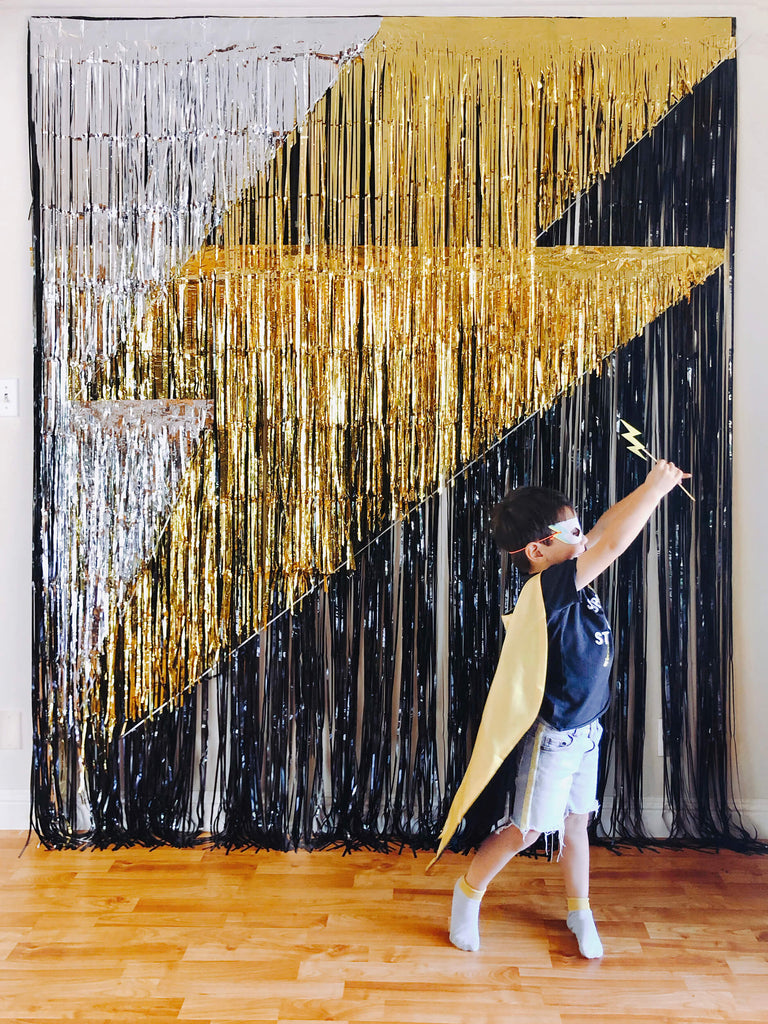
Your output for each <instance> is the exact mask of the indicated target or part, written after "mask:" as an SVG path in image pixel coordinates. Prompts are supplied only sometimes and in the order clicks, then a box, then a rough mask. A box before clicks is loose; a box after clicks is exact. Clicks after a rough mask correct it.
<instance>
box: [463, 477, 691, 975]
mask: <svg viewBox="0 0 768 1024" xmlns="http://www.w3.org/2000/svg"><path fill="white" fill-rule="evenodd" d="M688 476H690V474H688V473H683V472H682V471H681V470H680V469H678V468H677V467H676V466H675V465H673V464H672V463H671V462H667V461H665V460H659V461H658V462H657V463H656V464H655V465H654V467H653V469H652V470H651V472H650V473H649V474H648V477H647V478H646V480H645V482H644V483H643V484H641V485H640V486H639V487H638V488H637V489H636V490H634V491H633V492H632V493H631V494H629V495H628V496H627V497H626V498H624V499H623V500H622V501H619V502H617V504H615V505H614V506H612V507H611V508H610V509H608V511H607V512H605V513H604V514H603V515H602V516H601V517H600V519H599V520H598V522H597V524H596V525H595V527H594V528H593V529H592V530H591V531H590V533H589V534H588V535H587V536H586V537H585V536H584V534H583V533H582V530H581V526H580V524H579V521H578V519H577V518H576V514H575V512H574V510H573V507H572V505H571V503H570V501H569V500H568V499H567V498H565V497H564V495H562V494H559V493H558V492H556V491H551V490H548V489H546V488H541V487H522V488H519V489H518V490H515V491H512V492H510V493H509V494H508V495H507V496H506V497H505V498H504V499H503V500H502V501H501V502H499V504H498V505H497V506H496V508H495V509H494V512H493V520H492V522H493V531H494V537H495V539H496V542H497V544H498V545H499V547H500V548H502V549H503V550H506V551H508V552H509V553H510V554H511V556H512V560H513V562H514V563H515V565H517V567H518V568H519V569H521V570H523V571H524V572H526V573H528V574H530V580H529V581H528V582H527V583H526V585H525V588H524V590H525V589H527V588H528V587H530V586H531V585H532V583H533V581H536V585H540V591H541V592H540V596H539V592H538V590H534V597H535V600H537V601H539V603H540V602H541V600H542V599H543V606H542V612H543V614H545V615H546V632H545V634H544V644H545V646H546V659H545V664H546V670H545V674H543V673H544V670H542V685H543V697H542V699H541V706H540V709H539V713H538V718H537V719H536V721H535V722H534V723H533V725H531V727H530V728H529V729H528V732H527V733H526V734H525V736H524V737H523V739H522V741H521V745H520V747H519V759H518V767H517V778H516V781H515V784H514V786H511V785H510V786H507V785H506V783H505V772H504V770H503V769H504V768H505V767H506V766H508V765H509V764H510V763H511V761H510V760H509V759H507V760H506V761H505V762H504V764H503V765H502V766H501V769H500V770H497V771H496V774H495V775H494V778H493V780H492V781H491V783H490V786H491V787H496V789H497V790H498V791H499V792H498V793H496V796H497V798H498V799H497V805H498V807H499V809H500V810H502V809H503V810H502V813H501V814H500V815H499V816H498V817H494V818H492V819H491V820H489V822H488V825H489V827H490V834H489V835H488V836H487V838H486V839H485V840H484V841H483V842H482V843H481V844H480V846H479V848H478V850H477V852H476V853H475V855H474V857H473V858H472V861H471V863H470V865H469V869H468V871H467V872H466V875H465V876H464V877H463V878H460V879H459V880H458V881H457V882H456V886H455V888H454V893H453V905H452V910H451V926H450V938H451V942H452V943H453V944H454V945H455V946H457V947H458V948H459V949H466V950H476V949H479V947H480V937H479V931H478V918H479V912H480V901H481V899H482V897H483V894H484V892H485V889H486V887H487V886H488V884H489V883H490V882H491V881H492V879H493V878H495V876H496V875H497V874H498V872H499V871H501V869H502V868H503V867H504V866H505V865H506V864H507V862H508V861H509V860H511V859H512V857H514V856H515V854H517V853H519V852H520V851H521V850H524V849H525V848H526V847H528V846H530V845H531V844H532V843H534V842H535V841H536V840H537V839H538V837H539V836H540V835H541V834H542V833H544V834H545V835H550V834H551V833H553V832H558V833H559V836H560V851H561V854H560V858H559V860H560V863H561V864H562V867H563V873H564V877H565V892H566V897H567V900H568V917H567V924H568V928H569V929H570V930H571V931H572V932H573V933H574V935H575V936H576V939H577V941H578V944H579V951H580V952H581V954H582V956H585V957H587V958H590V959H592V958H595V957H600V956H602V954H603V947H602V944H601V942H600V937H599V936H598V933H597V929H596V927H595V922H594V919H593V917H592V911H591V910H590V908H589V839H588V835H587V826H588V823H589V818H590V814H592V813H593V812H594V811H595V810H596V808H597V803H596V799H595V797H596V792H597V761H598V745H599V742H600V736H601V734H602V729H601V726H600V722H599V718H600V716H601V715H602V714H603V712H604V711H605V709H606V707H607V705H608V701H609V696H610V694H609V675H610V667H611V661H612V656H613V652H612V642H611V631H610V626H609V625H608V622H607V620H606V618H605V615H604V613H603V610H602V607H601V605H600V601H599V599H598V597H597V595H596V594H595V593H594V591H593V590H592V589H591V588H589V587H588V585H589V584H590V583H591V582H592V581H593V580H594V579H595V578H596V577H597V576H598V575H599V574H600V573H601V572H603V570H604V569H607V568H608V566H609V565H610V564H611V563H612V562H613V561H614V560H615V559H616V558H618V556H619V555H620V554H621V553H622V552H623V551H624V550H625V549H626V548H627V547H628V546H629V544H630V543H631V542H632V541H633V540H634V539H635V537H636V536H637V535H638V534H639V533H640V531H641V530H642V528H643V526H644V525H645V523H646V522H647V521H648V519H649V518H650V517H651V515H652V513H653V511H654V509H655V508H656V506H657V505H658V504H659V503H660V501H661V500H662V498H663V497H664V496H665V495H666V494H668V493H669V491H671V490H672V489H673V488H674V487H676V486H677V485H678V484H679V483H680V481H681V480H683V479H684V478H686V477H688ZM520 596H521V599H522V597H523V593H522V592H521V595H520ZM520 603H521V602H520V601H518V604H520ZM528 604H530V600H528ZM516 612H517V608H516ZM526 631H527V632H530V630H528V628H527V627H526ZM494 685H495V680H494ZM490 697H491V695H490V694H489V703H490ZM538 699H539V698H538V697H537V698H536V704H538ZM488 707H489V704H488V703H487V704H486V709H488ZM534 714H535V712H534ZM484 717H485V714H484ZM489 717H491V715H490V713H489ZM528 721H530V718H529V719H528ZM525 724H527V723H525ZM523 727H524V726H523ZM492 728H493V726H491V729H492ZM481 729H482V726H481ZM479 735H480V734H478V736H479ZM477 746H478V744H477V743H476V747H477ZM474 758H475V753H474V752H473V760H474ZM497 760H498V759H497ZM471 767H472V765H471V764H470V767H469V768H468V769H467V776H469V775H470V770H471ZM502 791H504V792H502ZM511 791H513V792H514V804H513V805H512V804H511ZM491 794H492V795H493V790H492V789H491ZM486 796H487V794H484V804H485V805H486V806H490V805H489V804H488V801H487V799H485V797H486ZM492 803H493V801H491V805H492ZM447 838H449V837H447ZM447 838H446V839H445V841H446V842H447Z"/></svg>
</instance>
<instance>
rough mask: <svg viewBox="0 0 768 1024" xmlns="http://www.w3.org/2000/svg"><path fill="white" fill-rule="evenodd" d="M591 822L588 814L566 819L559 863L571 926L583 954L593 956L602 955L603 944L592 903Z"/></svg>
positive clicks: (591, 957)
mask: <svg viewBox="0 0 768 1024" xmlns="http://www.w3.org/2000/svg"><path fill="white" fill-rule="evenodd" d="M588 824H589V815H588V814H569V815H568V817H567V818H566V819H565V829H564V837H563V849H562V853H561V855H560V863H561V865H562V867H563V874H564V876H565V895H566V897H567V898H568V918H567V924H568V927H569V928H570V930H571V931H572V932H573V934H574V935H575V936H576V938H577V940H578V943H579V952H580V953H581V955H582V956H584V957H587V959H589V960H594V959H595V958H596V957H600V956H602V955H603V944H602V942H601V941H600V936H599V935H598V934H597V928H596V927H595V919H594V917H593V916H592V911H591V909H590V906H589V836H588V834H587V826H588Z"/></svg>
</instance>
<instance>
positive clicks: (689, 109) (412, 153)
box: [29, 18, 750, 849]
mask: <svg viewBox="0 0 768 1024" xmlns="http://www.w3.org/2000/svg"><path fill="white" fill-rule="evenodd" d="M29 69H30V94H29V99H30V139H31V157H32V177H33V189H34V234H35V266H36V311H35V312H36V329H37V347H36V382H37V384H36V426H37V431H36V436H37V444H36V451H35V527H34V614H35V632H34V645H35V650H34V662H35V674H34V680H33V710H34V722H35V736H34V764H33V784H32V788H33V794H32V795H33V812H32V814H33V824H34V827H35V829H36V831H37V833H38V835H39V836H40V838H41V839H42V841H43V842H44V843H45V844H46V845H49V846H51V847H70V846H77V845H86V844H92V845H96V846H103V845H109V844H130V843H148V844H154V843H173V844H179V845H184V844H192V843H196V842H199V841H201V839H202V838H204V837H207V836H208V834H210V836H211V837H212V841H213V842H216V843H220V844H225V845H227V846H255V847H270V848H277V849H287V848H290V847H295V846H299V845H305V846H308V847H319V846H323V845H328V844H341V845H343V846H344V847H346V848H355V847H359V846H365V847H372V848H376V849H386V848H389V847H390V846H395V847H400V846H403V845H407V846H410V847H413V848H432V847H434V846H435V845H436V839H437V834H438V832H439V830H440V827H441V824H442V819H443V817H444V815H445V813H446V811H447V808H448V806H449V804H450V801H451V799H452V796H453V794H454V792H455V790H456V788H457V786H458V784H459V782H460V780H461V777H462V775H463V772H464V769H465V766H466V763H467V760H468V756H469V753H470V751H471V747H472V741H473V737H474V733H475V730H476V727H477V724H478V722H479V719H480V715H481V712H482V708H483V703H484V699H485V694H486V692H487V688H488V685H489V683H490V680H491V678H492V675H493V671H494V668H495V663H496V660H497V657H498V652H499V649H500V641H501V637H500V628H501V613H502V611H503V610H505V609H506V607H508V606H509V604H511V602H512V601H513V600H514V596H515V593H516V589H517V587H518V582H519V581H518V580H517V578H516V576H515V574H514V572H513V571H511V570H510V567H509V565H508V563H507V560H506V559H505V558H502V557H501V556H500V555H499V553H498V552H497V551H496V549H495V547H494V544H493V542H492V539H491V537H490V533H489V514H490V509H491V507H492V505H493V503H494V502H495V501H496V500H498V499H499V498H500V497H501V496H502V495H503V493H504V491H505V490H506V489H507V488H508V487H509V486H512V485H515V484H518V483H523V482H526V483H528V482H544V483H550V484H551V485H553V486H557V487H560V488H561V489H564V490H566V491H567V492H568V493H570V494H571V495H572V496H573V498H574V501H575V503H576V506H577V508H578V509H579V512H580V514H581V515H582V518H583V520H584V521H585V523H586V524H589V523H590V522H592V521H593V520H594V519H595V518H596V517H597V516H598V515H599V514H600V512H601V511H602V510H603V509H604V508H605V507H606V506H607V505H608V504H609V503H611V502H612V501H614V500H616V499H617V498H618V497H621V496H622V495H623V494H625V493H627V491H628V490H630V489H631V487H633V486H635V485H636V484H637V483H638V482H639V481H640V479H642V475H643V474H644V473H645V472H646V469H647V467H646V465H644V464H643V463H642V462H641V461H640V460H639V459H638V458H636V457H635V456H634V455H632V454H631V453H629V452H628V450H627V449H626V447H625V446H624V445H623V443H622V442H621V441H620V440H619V439H618V436H617V430H616V424H617V419H618V417H619V416H621V417H622V418H624V419H626V420H627V421H629V422H630V423H632V424H634V425H635V426H637V427H638V428H639V429H640V431H641V434H642V437H643V440H644V441H645V443H646V445H647V446H648V448H649V449H650V450H651V451H652V452H654V453H655V454H657V455H660V456H661V455H664V456H668V457H670V458H673V459H675V460H676V461H678V462H679V463H680V464H681V465H684V466H688V467H690V469H691V471H692V473H693V483H692V487H693V489H694V493H695V497H696V501H695V502H692V501H690V499H689V498H687V497H686V496H685V495H684V494H683V493H682V492H680V491H677V492H675V494H673V495H671V496H670V498H669V499H668V501H667V502H666V503H665V505H664V506H663V508H662V510H661V511H660V512H659V513H658V514H657V516H656V517H655V518H654V520H653V522H652V525H651V529H650V530H649V531H647V532H646V534H644V537H643V540H642V541H638V542H637V543H636V544H635V545H634V546H633V548H632V549H631V550H630V552H629V553H628V554H627V555H626V556H624V558H622V560H621V561H620V563H619V564H618V566H616V567H614V569H613V570H612V571H611V573H609V574H607V575H606V577H605V579H604V580H602V581H601V590H602V596H603V599H604V603H605V604H606V606H607V607H608V608H609V609H610V618H611V620H612V623H613V625H614V631H615V635H616V639H617V659H616V665H615V699H614V702H613V704H612V707H611V710H610V712H609V715H608V721H607V730H606V731H607V739H606V744H605V756H604V759H603V766H602V776H601V791H602V796H603V801H604V804H603V806H604V810H603V812H602V814H601V817H600V818H599V820H598V822H597V823H596V831H597V834H598V835H599V836H601V837H604V838H606V839H607V840H609V841H613V840H629V841H633V842H643V841H646V840H647V838H648V837H647V835H646V831H645V827H644V819H643V779H644V773H645V772H646V771H647V765H646V764H645V759H646V755H647V744H646V732H647V730H648V728H649V726H650V727H651V728H654V722H655V719H654V717H653V716H654V714H655V711H654V708H655V707H656V705H658V707H659V709H660V710H659V714H660V715H661V716H662V718H663V737H664V761H663V763H664V790H665V803H666V807H667V812H668V817H669V824H670V834H671V837H672V839H673V840H675V841H686V842H693V841H695V842H704V843H711V844H728V845H734V844H738V845H743V846H749V844H750V837H749V836H748V834H747V833H746V831H745V830H744V829H743V828H742V826H741V824H740V822H739V819H738V815H737V813H736V811H735V810H734V799H733V793H732V783H731V768H732V764H733V759H734V751H733V749H732V677H731V637H732V628H731V618H730V615H731V600H730V596H731V595H730V566H731V546H730V525H731V475H730V474H731V454H732V452H731V446H732V432H731V402H732V395H731V356H732V338H731V305H732V285H733V279H732V272H733V267H732V252H733V212H734V181H735V124H736V75H735V44H734V27H733V25H732V23H731V21H730V20H729V19H666V20H654V19H637V20H626V19H622V20H618V19H617V20H615V21H614V20H610V19H562V20H559V19H421V18H404V19H387V18H355V19H335V18H330V19H323V18H317V19H301V20H291V19H218V18H204V19H174V20H167V21H166V20H163V19H158V20H153V21H131V20H125V21H100V20H92V21H82V20H78V19H66V18H65V19H58V18H57V19H51V18H35V19H32V20H31V22H30V54H29ZM657 680H659V682H657ZM654 687H656V688H657V689H660V693H657V692H655V690H654ZM654 756H655V755H654Z"/></svg>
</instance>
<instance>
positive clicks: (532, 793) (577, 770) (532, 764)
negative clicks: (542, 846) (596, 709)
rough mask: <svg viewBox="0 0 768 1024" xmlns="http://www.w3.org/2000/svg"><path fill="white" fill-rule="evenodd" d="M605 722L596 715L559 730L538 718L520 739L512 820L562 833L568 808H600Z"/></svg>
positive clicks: (585, 810) (585, 811)
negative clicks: (600, 761) (599, 779)
mask: <svg viewBox="0 0 768 1024" xmlns="http://www.w3.org/2000/svg"><path fill="white" fill-rule="evenodd" d="M602 735H603V728H602V726H601V725H600V722H598V721H597V719H595V721H594V722H590V723H589V724H588V725H584V726H581V727H580V728H578V729H568V730H566V731H565V732H558V730H557V729H553V728H552V726H550V725H547V723H546V722H542V721H540V720H538V721H536V722H534V724H533V725H532V726H531V728H530V729H529V730H528V732H527V733H526V734H525V736H524V737H523V739H522V740H521V749H520V759H519V761H518V768H517V778H516V782H515V805H514V810H513V812H512V824H514V825H516V826H517V827H518V828H519V829H520V831H521V832H522V833H523V834H525V833H526V832H528V831H530V830H531V829H535V831H536V832H543V833H544V834H545V835H548V834H550V833H552V832H558V833H559V834H560V841H561V846H562V839H563V825H564V822H565V819H566V817H567V816H568V815H569V814H590V813H594V812H595V811H596V810H597V807H598V803H597V763H598V756H599V753H600V737H601V736H602Z"/></svg>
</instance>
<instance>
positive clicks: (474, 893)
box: [459, 875, 485, 900]
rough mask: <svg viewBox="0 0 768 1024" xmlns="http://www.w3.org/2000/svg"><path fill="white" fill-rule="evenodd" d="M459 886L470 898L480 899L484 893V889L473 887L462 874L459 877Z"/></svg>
mask: <svg viewBox="0 0 768 1024" xmlns="http://www.w3.org/2000/svg"><path fill="white" fill-rule="evenodd" d="M459 888H460V889H461V891H462V892H463V893H464V895H465V896H466V897H467V898H468V899H470V900H481V899H482V898H483V896H484V895H485V889H473V888H472V886H471V885H470V884H469V882H468V881H467V879H466V877H465V876H464V875H462V876H461V878H460V879H459Z"/></svg>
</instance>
